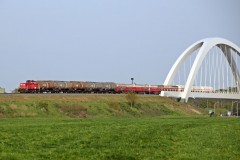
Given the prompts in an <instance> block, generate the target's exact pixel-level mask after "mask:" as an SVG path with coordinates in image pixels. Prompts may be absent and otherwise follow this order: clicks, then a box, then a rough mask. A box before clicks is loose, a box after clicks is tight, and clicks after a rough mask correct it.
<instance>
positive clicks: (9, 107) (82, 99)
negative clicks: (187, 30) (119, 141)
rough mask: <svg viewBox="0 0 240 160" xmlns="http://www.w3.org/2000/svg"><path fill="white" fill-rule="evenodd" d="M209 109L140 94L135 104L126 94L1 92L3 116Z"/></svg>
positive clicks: (176, 113)
mask: <svg viewBox="0 0 240 160" xmlns="http://www.w3.org/2000/svg"><path fill="white" fill-rule="evenodd" d="M202 113H204V114H205V115H206V114H207V113H206V111H204V110H202V109H200V108H197V107H195V106H194V105H191V103H189V104H184V103H178V102H176V100H174V99H169V98H163V97H159V96H138V99H137V101H136V104H135V105H134V106H133V107H131V106H130V104H129V103H128V102H127V100H126V97H125V95H47V94H46V95H4V94H3V95H0V117H2V118H14V117H73V118H86V117H87V118H88V117H154V116H169V115H170V116H192V115H201V114H202Z"/></svg>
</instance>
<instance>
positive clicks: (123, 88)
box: [19, 80, 213, 94]
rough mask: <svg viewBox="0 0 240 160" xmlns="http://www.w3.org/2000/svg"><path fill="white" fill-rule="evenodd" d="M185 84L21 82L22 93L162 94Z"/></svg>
mask: <svg viewBox="0 0 240 160" xmlns="http://www.w3.org/2000/svg"><path fill="white" fill-rule="evenodd" d="M183 90H184V86H166V85H147V84H120V83H114V82H84V81H51V80H47V81H46V80H44V81H39V80H38V81H34V80H27V81H26V82H24V83H20V86H19V92H20V93H114V94H115V93H126V92H130V91H132V92H135V93H138V94H160V93H161V91H183ZM192 91H194V92H196V91H197V92H213V88H212V87H201V86H199V87H195V88H194V87H193V88H192Z"/></svg>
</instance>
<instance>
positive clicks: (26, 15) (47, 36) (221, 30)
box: [0, 0, 240, 92]
mask: <svg viewBox="0 0 240 160" xmlns="http://www.w3.org/2000/svg"><path fill="white" fill-rule="evenodd" d="M209 37H221V38H225V39H228V40H230V41H232V42H233V43H235V44H236V45H238V46H240V1H239V0H181V1H179V0H34V1H33V0H0V60H1V62H0V86H1V87H4V88H6V90H7V91H8V92H10V91H12V90H13V89H15V88H17V87H18V86H19V83H20V82H24V81H26V80H28V79H31V80H64V81H68V80H69V81H70V80H71V81H96V82H116V83H131V78H132V77H134V82H135V83H138V84H163V82H164V80H165V78H166V76H167V74H168V72H169V70H170V69H171V67H172V65H173V64H174V62H175V61H176V59H177V58H178V57H179V56H180V54H181V53H182V52H183V51H184V50H185V49H186V48H187V47H189V46H190V45H191V44H193V43H194V42H196V41H198V40H201V39H204V38H209Z"/></svg>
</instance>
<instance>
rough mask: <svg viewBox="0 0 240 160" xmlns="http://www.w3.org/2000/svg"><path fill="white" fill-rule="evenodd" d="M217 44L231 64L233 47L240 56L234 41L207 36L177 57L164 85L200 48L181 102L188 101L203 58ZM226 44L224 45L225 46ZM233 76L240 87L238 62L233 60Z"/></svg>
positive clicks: (167, 83)
mask: <svg viewBox="0 0 240 160" xmlns="http://www.w3.org/2000/svg"><path fill="white" fill-rule="evenodd" d="M214 46H217V47H219V48H220V49H221V50H222V52H223V54H224V55H225V57H226V59H227V61H228V63H229V65H230V61H231V56H232V55H231V50H230V49H233V50H234V51H236V52H237V54H238V55H239V56H240V48H239V47H238V46H237V45H236V44H234V43H232V42H231V41H229V40H226V39H223V38H207V39H202V40H200V41H197V42H195V43H194V44H192V45H191V46H190V47H188V48H187V49H186V50H185V51H184V52H183V53H182V54H181V55H180V57H179V58H178V59H177V61H176V62H175V63H174V65H173V66H172V68H171V70H170V72H169V73H168V75H167V77H166V79H165V81H164V85H171V84H172V81H173V79H174V77H175V76H176V74H177V72H178V70H179V69H180V67H181V66H182V64H183V63H184V61H185V60H186V59H187V58H188V57H189V56H190V55H191V54H192V53H193V52H194V51H196V50H197V49H199V48H200V49H199V51H198V53H197V56H196V58H195V60H194V62H193V65H192V68H191V70H190V72H189V75H188V78H187V81H186V84H185V88H184V91H183V94H181V97H180V98H181V100H180V101H181V102H187V101H188V97H189V94H190V92H191V88H192V85H193V82H194V79H195V77H196V74H197V73H198V70H199V68H200V66H201V64H202V61H203V59H204V58H205V57H206V55H207V54H208V52H209V51H210V50H211V49H212V48H213V47H214ZM223 46H224V47H223ZM230 67H231V70H232V73H233V76H234V78H235V81H236V82H237V86H238V87H237V88H238V89H239V88H240V80H239V79H240V74H239V70H238V68H237V67H236V62H235V61H234V62H232V65H230Z"/></svg>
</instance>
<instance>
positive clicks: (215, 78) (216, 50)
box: [160, 38, 240, 102]
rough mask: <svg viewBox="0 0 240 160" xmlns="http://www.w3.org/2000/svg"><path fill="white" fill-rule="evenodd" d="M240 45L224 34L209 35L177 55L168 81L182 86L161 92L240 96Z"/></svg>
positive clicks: (185, 96)
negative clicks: (216, 36)
mask: <svg viewBox="0 0 240 160" xmlns="http://www.w3.org/2000/svg"><path fill="white" fill-rule="evenodd" d="M239 70H240V48H239V47H238V46H237V45H235V44H234V43H232V42H230V41H228V40H226V39H223V38H207V39H203V40H200V41H198V42H196V43H194V44H192V45H191V46H190V47H189V48H187V49H186V50H185V51H184V52H183V53H182V54H181V55H180V57H179V58H178V59H177V61H176V62H175V63H174V65H173V66H172V68H171V70H170V72H169V73H168V75H167V77H166V80H165V82H164V85H175V86H178V88H179V89H178V90H175V91H172V90H169V91H163V92H161V94H160V95H161V96H167V97H176V98H179V99H180V101H181V102H187V101H188V98H207V99H230V100H240V73H239Z"/></svg>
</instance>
